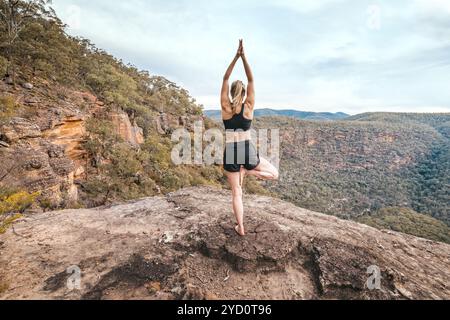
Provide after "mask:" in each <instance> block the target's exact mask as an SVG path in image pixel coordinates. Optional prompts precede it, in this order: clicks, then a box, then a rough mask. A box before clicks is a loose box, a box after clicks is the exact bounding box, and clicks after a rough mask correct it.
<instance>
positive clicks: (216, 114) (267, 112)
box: [203, 109, 350, 121]
mask: <svg viewBox="0 0 450 320" xmlns="http://www.w3.org/2000/svg"><path fill="white" fill-rule="evenodd" d="M203 113H204V115H205V116H207V117H208V118H211V119H214V120H220V119H221V118H222V113H221V111H220V110H205V111H204V112H203ZM255 116H256V117H268V116H272V117H274V116H281V117H290V118H295V119H301V120H311V121H327V120H328V121H334V120H343V119H345V118H348V117H350V115H348V114H346V113H343V112H337V113H332V112H310V111H298V110H273V109H256V110H255Z"/></svg>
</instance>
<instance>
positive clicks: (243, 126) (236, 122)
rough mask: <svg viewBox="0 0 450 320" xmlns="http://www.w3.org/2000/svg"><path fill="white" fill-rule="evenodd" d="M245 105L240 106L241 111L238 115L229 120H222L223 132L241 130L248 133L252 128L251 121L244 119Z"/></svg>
mask: <svg viewBox="0 0 450 320" xmlns="http://www.w3.org/2000/svg"><path fill="white" fill-rule="evenodd" d="M244 109H245V103H244V104H242V110H241V112H240V113H239V114H235V115H234V116H233V118H231V119H230V120H223V124H224V125H225V130H234V131H237V130H243V131H249V130H250V129H251V128H252V122H253V120H248V119H245V118H244Z"/></svg>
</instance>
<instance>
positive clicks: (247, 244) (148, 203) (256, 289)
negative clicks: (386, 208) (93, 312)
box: [0, 187, 450, 299]
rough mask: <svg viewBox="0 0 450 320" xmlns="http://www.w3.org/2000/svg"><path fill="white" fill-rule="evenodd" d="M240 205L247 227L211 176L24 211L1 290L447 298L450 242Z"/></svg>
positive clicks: (12, 294)
mask: <svg viewBox="0 0 450 320" xmlns="http://www.w3.org/2000/svg"><path fill="white" fill-rule="evenodd" d="M245 206H246V221H247V231H248V235H247V236H246V237H245V238H240V237H239V236H237V234H236V233H235V232H234V230H233V227H234V221H233V215H232V212H231V207H230V194H229V192H228V191H224V190H219V189H215V188H208V187H200V188H189V189H184V190H181V191H178V192H175V193H172V194H169V195H168V196H166V197H154V198H146V199H142V200H138V201H133V202H129V203H126V204H122V205H116V206H110V207H102V208H97V209H80V210H65V211H59V212H48V213H39V214H35V215H33V216H30V217H27V218H25V219H22V220H21V221H20V222H19V223H17V224H16V225H15V227H14V229H11V230H9V231H8V232H7V233H6V234H4V235H2V236H0V288H2V289H1V290H0V292H1V293H0V299H450V288H449V287H448V283H450V281H449V280H450V246H449V245H446V244H443V243H437V242H432V241H429V240H425V239H420V238H415V237H413V236H408V235H405V234H400V233H394V232H390V231H379V230H376V229H373V228H371V227H368V226H365V225H361V224H357V223H354V222H350V221H344V220H340V219H337V218H335V217H332V216H328V215H323V214H319V213H315V212H311V211H308V210H304V209H301V208H298V207H295V206H294V205H292V204H289V203H286V202H283V201H281V200H277V199H272V198H268V197H260V196H246V197H245ZM376 270H379V271H380V272H381V274H380V277H379V278H378V277H377V271H376ZM368 272H369V273H368ZM78 275H79V277H78ZM377 279H379V283H377V281H376V280H377ZM78 280H79V281H78ZM368 284H369V286H368ZM370 284H372V285H375V287H373V286H372V285H370ZM369 287H370V288H369ZM71 289H72V290H71ZM371 289H372V290H371Z"/></svg>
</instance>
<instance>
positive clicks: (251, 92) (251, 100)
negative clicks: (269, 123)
mask: <svg viewBox="0 0 450 320" xmlns="http://www.w3.org/2000/svg"><path fill="white" fill-rule="evenodd" d="M241 57H242V62H243V63H244V69H245V73H246V75H247V80H248V87H247V100H246V101H245V103H246V104H248V105H250V107H251V108H254V107H255V82H254V79H253V72H252V69H251V68H250V64H249V63H248V61H247V57H246V55H245V51H244V46H243V44H242V49H241Z"/></svg>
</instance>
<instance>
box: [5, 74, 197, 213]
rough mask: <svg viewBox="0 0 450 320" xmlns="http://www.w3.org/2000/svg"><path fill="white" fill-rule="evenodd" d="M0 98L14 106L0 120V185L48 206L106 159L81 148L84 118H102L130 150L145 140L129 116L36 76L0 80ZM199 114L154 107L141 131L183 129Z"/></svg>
mask: <svg viewBox="0 0 450 320" xmlns="http://www.w3.org/2000/svg"><path fill="white" fill-rule="evenodd" d="M0 97H7V98H8V99H11V101H14V104H15V106H14V107H15V110H16V111H15V114H14V116H12V117H11V118H10V119H6V120H4V121H0V158H1V160H2V161H1V162H0V188H2V187H13V188H17V189H19V190H26V191H29V192H39V193H40V200H41V201H40V202H41V203H45V206H48V207H50V208H67V207H70V206H71V205H72V204H77V203H78V202H79V200H80V196H79V191H80V184H81V183H83V182H84V181H85V180H86V177H87V175H88V171H89V169H91V171H93V172H91V176H92V175H95V174H96V169H95V168H94V169H93V168H92V167H91V163H92V162H97V163H98V162H101V161H102V160H104V161H106V160H105V159H100V160H98V159H92V158H93V156H92V155H89V154H88V152H87V151H86V150H85V146H84V143H85V142H86V141H87V139H88V138H89V135H90V134H91V133H90V132H89V130H88V128H87V127H88V121H89V120H91V119H106V120H107V122H108V123H110V124H111V126H112V129H113V130H112V132H111V134H110V135H113V134H114V135H116V136H117V137H118V138H120V139H121V141H123V142H125V143H126V144H128V145H130V146H131V147H132V148H134V149H139V147H140V145H142V144H143V143H144V142H145V136H144V132H143V129H142V128H140V127H139V126H138V125H137V124H136V121H135V119H133V117H132V116H130V115H129V114H128V113H127V112H125V111H123V110H122V109H120V108H114V107H112V106H106V105H105V103H103V102H102V101H101V100H99V99H98V98H97V97H96V96H95V95H93V94H92V93H89V92H88V91H76V90H74V89H73V88H67V87H64V86H61V85H58V84H56V83H49V82H48V81H46V80H42V79H41V80H39V79H36V80H35V81H34V85H33V86H30V87H29V88H24V87H20V86H11V85H8V84H7V83H6V82H4V81H0ZM1 110H3V105H2V102H1V101H0V111H1ZM201 118H202V117H201V116H196V117H193V116H190V115H185V116H180V115H172V114H167V113H163V112H160V113H158V112H155V113H154V115H152V117H149V119H147V121H146V122H147V124H146V125H147V126H148V128H147V130H149V131H153V132H158V133H159V134H161V135H164V134H169V133H170V132H171V131H172V130H174V129H175V128H177V127H180V126H186V128H188V129H189V128H190V127H192V123H193V122H194V121H195V120H198V119H201ZM108 135H109V134H108ZM161 139H162V138H161ZM101 142H103V141H101Z"/></svg>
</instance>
